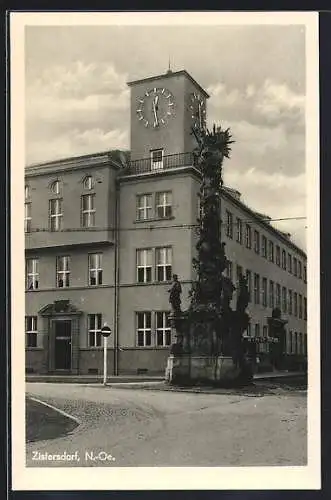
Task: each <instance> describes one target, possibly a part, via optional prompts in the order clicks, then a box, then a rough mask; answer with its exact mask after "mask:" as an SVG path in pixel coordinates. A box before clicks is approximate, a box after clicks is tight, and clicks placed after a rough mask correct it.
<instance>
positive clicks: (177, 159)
mask: <svg viewBox="0 0 331 500" xmlns="http://www.w3.org/2000/svg"><path fill="white" fill-rule="evenodd" d="M193 166H195V159H194V155H193V153H191V152H190V153H178V154H174V155H167V156H162V157H161V158H157V159H152V158H142V159H140V160H133V161H130V162H129V164H128V166H127V168H126V169H125V172H124V175H141V174H148V173H154V172H155V173H157V172H162V171H165V170H173V169H177V168H183V167H193Z"/></svg>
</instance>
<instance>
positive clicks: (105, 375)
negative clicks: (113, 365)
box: [103, 336, 108, 385]
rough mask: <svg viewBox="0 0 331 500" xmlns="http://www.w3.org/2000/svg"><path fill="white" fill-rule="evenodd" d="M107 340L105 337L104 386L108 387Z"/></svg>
mask: <svg viewBox="0 0 331 500" xmlns="http://www.w3.org/2000/svg"><path fill="white" fill-rule="evenodd" d="M107 338H108V337H106V336H104V337H103V385H107Z"/></svg>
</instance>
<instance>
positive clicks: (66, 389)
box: [27, 383, 307, 467]
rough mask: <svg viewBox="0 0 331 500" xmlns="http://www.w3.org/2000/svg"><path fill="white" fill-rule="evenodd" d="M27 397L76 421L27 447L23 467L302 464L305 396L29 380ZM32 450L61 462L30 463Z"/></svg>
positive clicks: (300, 393) (34, 453) (305, 444)
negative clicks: (57, 457) (59, 434)
mask: <svg viewBox="0 0 331 500" xmlns="http://www.w3.org/2000/svg"><path fill="white" fill-rule="evenodd" d="M27 393H28V394H30V395H31V396H34V397H35V398H39V399H41V400H43V401H45V402H47V403H49V404H51V405H54V406H56V407H57V408H59V409H61V410H64V411H65V412H68V413H69V414H70V415H72V416H74V417H76V418H78V419H79V420H80V422H81V424H80V425H79V426H78V427H76V429H75V430H74V431H73V432H72V433H71V434H69V435H67V436H65V437H60V438H57V439H53V440H48V441H39V442H34V443H28V444H27V465H28V466H38V467H42V466H47V467H49V466H61V467H63V466H79V467H82V466H107V467H109V466H112V467H113V466H122V467H125V466H146V467H148V466H165V467H166V466H200V467H201V466H227V465H228V466H245V465H251V466H253V465H256V466H262V465H284V466H289V465H305V464H306V456H307V442H306V440H307V438H306V432H307V423H306V414H307V411H306V392H305V391H296V392H295V391H289V392H284V393H283V394H278V395H265V396H262V397H259V396H256V395H255V396H253V395H231V394H192V393H178V392H162V391H152V390H142V389H124V388H111V387H107V388H104V387H100V386H98V387H95V386H84V385H78V384H77V385H74V384H50V383H47V384H43V383H30V384H29V383H28V384H27ZM37 452H38V453H37ZM39 452H40V454H42V455H39V456H43V458H45V456H46V453H48V454H49V455H50V454H51V455H53V454H59V455H62V460H56V461H50V460H48V459H47V460H39V461H38V460H33V457H37V456H38V454H39ZM86 453H87V454H86ZM65 454H66V455H65ZM49 455H48V457H49ZM68 455H70V457H71V458H70V459H69V458H68ZM63 457H66V458H65V459H64V458H63ZM78 459H79V461H78Z"/></svg>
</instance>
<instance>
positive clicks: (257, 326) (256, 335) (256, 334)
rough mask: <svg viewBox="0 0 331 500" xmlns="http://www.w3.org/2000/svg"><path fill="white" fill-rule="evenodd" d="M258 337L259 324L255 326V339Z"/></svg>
mask: <svg viewBox="0 0 331 500" xmlns="http://www.w3.org/2000/svg"><path fill="white" fill-rule="evenodd" d="M259 336H260V323H256V324H255V337H259Z"/></svg>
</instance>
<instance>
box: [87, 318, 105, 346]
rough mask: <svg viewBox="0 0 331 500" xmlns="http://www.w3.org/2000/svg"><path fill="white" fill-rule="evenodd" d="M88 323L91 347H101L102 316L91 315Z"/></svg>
mask: <svg viewBox="0 0 331 500" xmlns="http://www.w3.org/2000/svg"><path fill="white" fill-rule="evenodd" d="M87 321H88V343H89V347H101V344H102V333H101V325H102V315H101V314H89V315H88V317H87Z"/></svg>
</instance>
